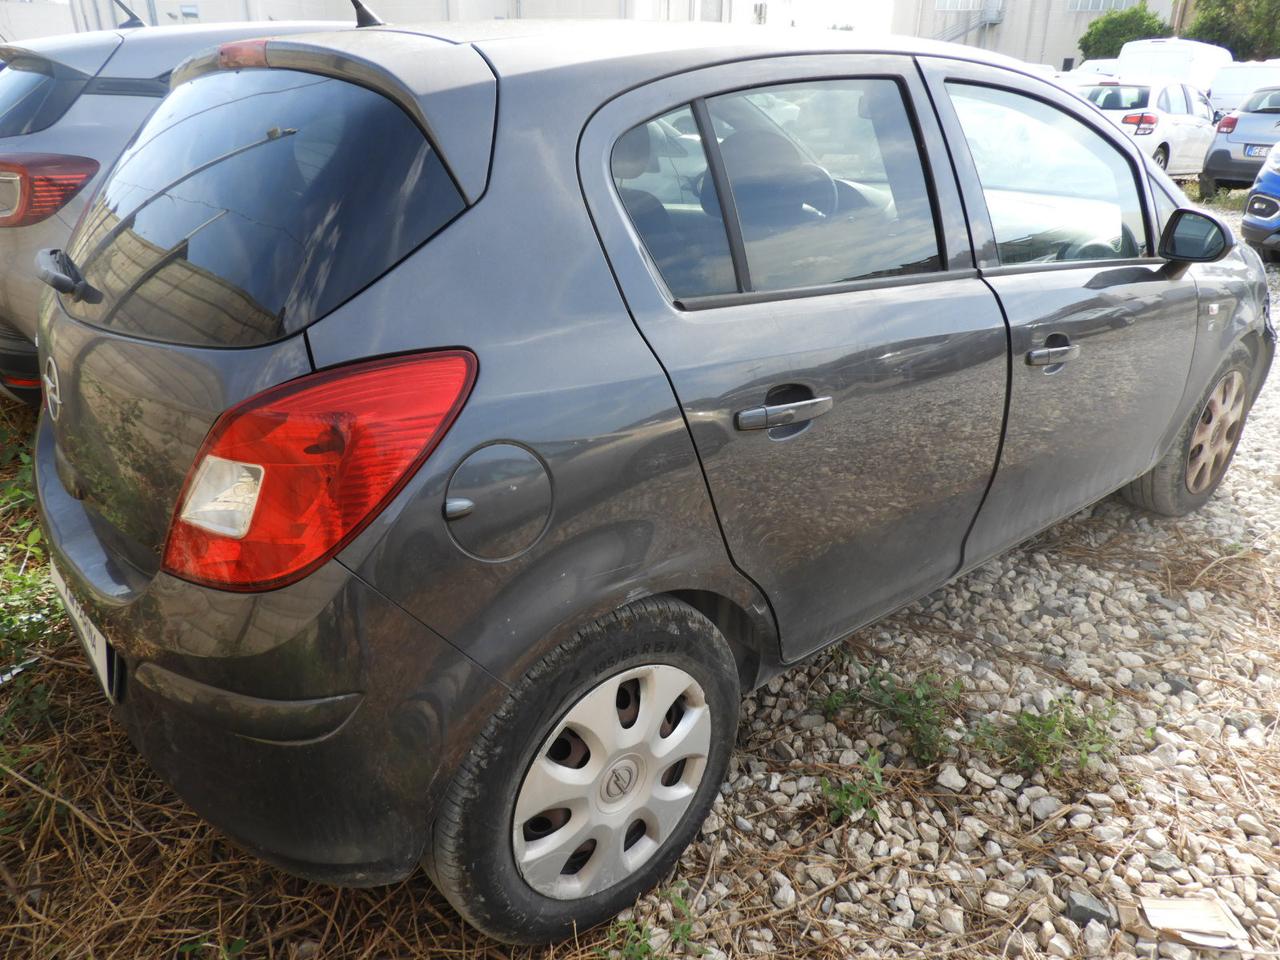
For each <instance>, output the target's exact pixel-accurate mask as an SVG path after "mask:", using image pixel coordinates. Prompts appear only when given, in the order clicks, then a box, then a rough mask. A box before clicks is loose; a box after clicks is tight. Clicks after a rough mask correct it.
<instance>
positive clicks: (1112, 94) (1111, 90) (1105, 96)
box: [1080, 83, 1151, 110]
mask: <svg viewBox="0 0 1280 960" xmlns="http://www.w3.org/2000/svg"><path fill="white" fill-rule="evenodd" d="M1080 94H1081V96H1083V97H1085V98H1086V99H1087V100H1090V101H1092V102H1093V103H1096V104H1097V105H1098V106H1099V107H1101V108H1102V109H1103V110H1141V109H1142V108H1143V107H1145V106H1146V105H1147V100H1148V98H1150V96H1151V88H1150V87H1122V86H1120V85H1119V84H1110V83H1108V84H1102V85H1101V86H1097V87H1084V88H1083V89H1082V90H1081V91H1080Z"/></svg>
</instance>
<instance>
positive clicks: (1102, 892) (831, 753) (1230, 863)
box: [633, 214, 1280, 958]
mask: <svg viewBox="0 0 1280 960" xmlns="http://www.w3.org/2000/svg"><path fill="white" fill-rule="evenodd" d="M1228 217H1230V214H1228ZM1235 219H1236V225H1237V227H1238V215H1237V216H1236V218H1235ZM1270 280H1271V288H1272V291H1273V296H1276V295H1278V294H1280V268H1278V267H1277V266H1275V265H1273V266H1271V267H1270ZM1276 379H1277V377H1274V376H1273V377H1272V379H1271V382H1270V384H1269V388H1268V389H1267V390H1265V391H1264V393H1263V394H1262V396H1261V398H1260V399H1259V401H1258V403H1257V405H1256V406H1255V408H1254V410H1253V413H1252V417H1251V420H1250V423H1249V426H1248V428H1247V430H1246V433H1245V436H1244V440H1243V442H1242V444H1241V446H1240V448H1239V450H1238V452H1237V454H1236V459H1235V463H1234V465H1233V467H1232V468H1231V471H1230V472H1229V474H1228V476H1227V479H1226V482H1225V484H1224V485H1223V487H1222V488H1221V490H1220V491H1219V492H1218V494H1217V495H1216V496H1215V497H1214V499H1213V500H1212V501H1211V502H1210V503H1209V504H1208V505H1207V506H1206V507H1205V508H1204V509H1202V510H1201V511H1200V512H1198V513H1197V514H1195V515H1192V516H1190V517H1186V518H1183V519H1179V520H1169V519H1166V518H1159V517H1153V516H1150V515H1145V514H1143V513H1141V512H1139V511H1137V510H1135V509H1132V508H1130V507H1129V506H1128V505H1127V504H1125V503H1124V502H1123V501H1121V500H1119V499H1118V498H1111V499H1108V500H1106V501H1104V502H1102V503H1100V504H1098V505H1096V506H1094V507H1092V508H1090V509H1088V510H1085V511H1084V512H1082V513H1080V514H1078V515H1076V516H1075V517H1073V518H1071V519H1069V520H1067V521H1065V522H1063V523H1061V524H1059V525H1057V526H1056V527H1054V528H1053V529H1051V530H1049V531H1047V532H1046V533H1044V534H1042V535H1041V536H1040V537H1038V538H1037V539H1036V540H1034V541H1033V542H1030V543H1028V544H1026V545H1024V546H1023V547H1021V548H1020V549H1018V550H1016V551H1014V552H1012V553H1010V554H1008V555H1006V556H1004V557H1002V558H1000V559H998V560H996V561H993V562H991V563H988V564H986V565H985V566H984V567H982V568H980V569H979V570H977V571H976V572H974V573H972V574H970V575H969V576H966V577H964V578H963V579H961V580H960V581H958V582H956V583H954V584H952V585H951V586H949V587H947V588H946V589H944V590H942V591H939V592H938V593H935V594H934V595H932V596H931V597H929V598H927V599H926V600H924V601H921V602H920V603H917V604H915V605H913V606H912V607H910V608H909V609H907V610H905V611H903V612H901V613H900V614H898V615H896V616H894V617H892V618H891V619H889V620H887V621H885V622H882V623H881V624H878V625H876V626H874V627H872V628H869V629H867V630H864V631H862V632H861V633H860V634H858V635H857V636H855V637H854V638H853V639H852V640H850V641H849V642H848V643H846V644H845V645H843V646H842V647H841V648H840V649H839V650H837V651H835V652H833V653H831V654H828V655H825V656H823V657H821V658H820V659H819V660H818V661H816V662H815V663H813V664H812V665H810V666H808V667H807V668H799V669H796V670H793V671H791V672H790V673H788V674H786V675H785V676H783V677H781V678H779V679H778V680H775V681H774V682H773V683H771V684H770V685H769V686H768V688H767V689H765V690H762V691H759V692H758V693H757V694H756V695H755V696H753V697H751V698H749V699H748V700H747V701H746V703H745V704H744V707H743V711H742V727H741V735H740V742H739V750H738V751H737V754H736V756H735V759H734V762H733V764H732V767H731V770H730V777H729V782H728V783H727V784H726V785H725V787H724V789H723V790H722V795H721V797H720V798H719V800H718V802H717V806H716V809H715V812H714V814H713V815H712V816H711V817H710V818H709V820H708V821H707V823H706V824H705V825H704V827H703V830H702V836H701V838H700V842H699V843H698V844H697V845H695V847H694V848H693V849H691V850H690V852H689V853H688V855H687V856H686V857H685V859H684V863H683V866H682V868H681V870H680V871H679V872H678V878H677V882H680V881H683V882H684V883H685V884H687V885H688V889H687V890H685V891H684V892H683V893H682V898H683V899H684V900H687V901H688V902H689V903H690V904H691V910H690V911H689V913H688V915H687V916H688V917H689V918H690V919H692V926H691V928H689V929H688V931H687V933H688V939H689V940H690V941H691V942H695V943H697V944H699V945H700V946H701V947H702V951H703V952H702V956H704V957H710V958H716V957H720V956H724V955H730V956H737V955H741V954H747V955H750V954H761V955H776V956H831V957H836V956H849V955H854V956H925V955H929V956H934V957H936V956H942V955H964V956H991V955H995V956H1006V955H1007V956H1018V955H1021V956H1024V957H1036V956H1049V957H1075V956H1090V957H1094V956H1096V957H1102V956H1108V957H1109V956H1130V955H1135V954H1136V955H1138V956H1161V957H1174V958H1180V957H1190V956H1193V955H1194V954H1193V952H1192V951H1190V950H1189V949H1188V948H1187V947H1185V946H1182V945H1181V944H1177V943H1173V942H1161V941H1160V940H1158V939H1157V937H1156V935H1155V932H1154V931H1151V930H1148V929H1145V928H1144V927H1143V926H1142V924H1141V922H1140V917H1139V915H1138V913H1137V912H1136V910H1135V906H1136V898H1138V897H1141V896H1166V897H1174V896H1197V895H1198V896H1205V895H1212V896H1216V897H1218V898H1219V899H1220V900H1222V901H1223V902H1224V903H1225V904H1226V905H1227V906H1228V907H1229V908H1230V910H1231V912H1232V913H1234V914H1235V916H1236V917H1237V918H1238V919H1239V920H1240V921H1241V923H1242V924H1243V925H1244V927H1245V928H1246V930H1247V931H1248V932H1249V936H1250V939H1251V941H1252V944H1253V946H1254V947H1255V948H1257V949H1259V950H1262V951H1276V950H1280V792H1278V791H1277V787H1278V786H1280V735H1278V733H1277V714H1278V713H1280V672H1278V667H1277V664H1278V663H1280V658H1278V657H1277V653H1280V637H1278V636H1277V633H1276V618H1278V617H1280V599H1278V597H1277V594H1276V593H1275V586H1276V584H1277V582H1278V580H1280V577H1277V573H1278V572H1280V443H1277V441H1276V436H1277V433H1280V386H1277V383H1276ZM872 670H884V671H888V672H890V673H893V674H895V675H896V676H898V677H900V678H904V679H905V680H907V681H908V682H909V680H910V678H912V677H916V678H918V677H920V676H925V675H928V674H929V673H930V672H932V673H934V674H936V675H938V676H939V677H945V678H947V679H948V681H949V680H950V679H951V678H959V682H960V684H961V685H962V686H963V693H962V694H961V695H960V696H959V697H958V698H956V699H955V700H954V701H952V702H949V703H948V704H947V707H948V709H947V717H946V723H947V724H948V730H949V732H950V736H952V737H954V738H963V737H964V734H963V732H962V731H963V729H966V728H967V729H972V728H973V727H974V725H975V723H980V722H981V720H982V719H983V718H986V719H988V720H991V721H993V722H995V723H996V724H999V723H1001V722H1002V721H1004V722H1009V721H1011V720H1012V719H1013V718H1015V717H1016V716H1017V715H1018V714H1020V713H1022V714H1024V715H1029V716H1032V717H1034V716H1036V715H1039V714H1044V713H1046V712H1049V711H1052V710H1053V709H1054V706H1053V704H1054V701H1055V700H1057V699H1058V698H1066V699H1069V700H1070V701H1071V702H1073V703H1074V704H1075V705H1076V707H1077V710H1078V713H1079V715H1081V716H1086V715H1087V716H1093V717H1095V718H1105V717H1107V716H1108V715H1110V721H1109V723H1107V724H1106V726H1107V728H1108V735H1109V736H1110V737H1112V738H1114V741H1115V748H1114V751H1113V752H1112V755H1111V757H1110V759H1109V760H1100V759H1097V758H1095V759H1093V760H1091V761H1090V762H1089V763H1088V764H1087V765H1086V766H1085V768H1083V769H1079V768H1078V767H1075V766H1073V767H1071V768H1070V769H1063V770H1061V771H1060V772H1058V773H1057V774H1054V773H1050V774H1049V775H1048V776H1047V777H1046V775H1045V774H1044V773H1043V772H1037V773H1034V774H1032V775H1029V776H1026V775H1024V774H1023V773H1022V772H1020V771H1019V770H1018V769H1016V768H1015V766H1013V765H1008V764H1006V765H1004V766H1001V765H1000V764H999V761H993V760H992V758H991V755H990V753H989V752H986V751H980V750H977V749H974V748H973V747H972V744H971V743H970V741H969V739H968V738H964V739H958V743H957V745H956V747H955V751H954V752H953V753H952V754H951V755H950V756H948V757H945V758H943V760H942V762H941V763H939V764H934V765H933V766H931V767H928V768H925V769H921V768H919V767H918V766H917V765H916V764H915V763H913V762H912V761H911V759H910V758H909V756H907V755H908V754H909V750H908V749H907V746H906V744H907V742H908V739H909V738H908V736H907V733H908V732H907V731H904V730H902V729H900V728H899V729H895V728H894V725H893V724H892V723H886V722H885V721H884V720H883V719H882V718H879V717H878V716H877V714H876V713H875V711H873V710H868V709H859V706H858V705H859V703H861V702H862V701H861V700H859V699H857V695H856V691H858V690H860V689H865V687H864V686H863V684H864V683H865V680H866V678H867V676H868V672H869V671H872ZM840 691H854V697H855V698H854V700H853V701H852V703H853V706H852V707H851V708H850V709H845V710H841V711H838V712H835V713H832V712H830V711H826V712H824V711H823V709H822V703H823V701H824V700H825V699H826V698H827V697H828V696H829V695H830V694H831V693H832V692H837V698H839V696H840V694H839V693H838V692H840ZM1104 739H1105V738H1104ZM873 751H879V752H880V753H881V754H882V755H883V758H884V759H883V761H882V766H883V771H884V772H883V780H884V783H885V785H886V787H887V789H886V790H885V791H884V792H883V793H882V794H881V795H880V796H879V799H878V802H877V803H876V804H875V806H874V807H873V808H872V810H869V811H859V812H854V813H853V815H852V816H851V817H850V818H849V819H847V820H845V821H844V822H842V823H841V824H840V825H838V826H835V827H832V826H830V818H829V816H828V815H827V812H828V811H829V809H830V804H829V803H828V802H827V800H825V799H824V797H823V789H822V778H824V777H825V778H828V780H829V782H831V781H837V782H838V781H839V780H840V778H841V774H842V773H845V774H847V773H848V771H850V770H851V769H857V765H858V764H859V763H865V762H866V761H867V759H868V757H869V756H870V755H871V754H872V752H873ZM670 901H671V895H670V894H669V893H668V894H667V895H666V896H663V895H655V896H651V897H649V898H647V899H646V900H644V901H642V902H641V903H640V904H639V905H637V908H636V910H635V911H634V914H633V916H634V921H635V922H636V924H637V925H638V927H639V928H640V929H641V930H643V931H645V932H651V936H650V939H649V943H650V945H651V946H652V947H654V948H659V947H661V948H662V949H663V950H671V951H673V952H675V953H679V952H680V949H681V946H682V945H681V943H679V942H678V941H681V940H684V939H685V937H684V936H681V935H680V934H681V933H684V932H686V931H678V932H677V936H676V937H675V940H674V941H673V939H672V934H671V931H672V930H673V920H674V921H678V920H679V919H680V918H681V915H682V911H680V910H679V909H678V906H677V909H676V910H675V911H674V913H673V908H672V905H671V902H670Z"/></svg>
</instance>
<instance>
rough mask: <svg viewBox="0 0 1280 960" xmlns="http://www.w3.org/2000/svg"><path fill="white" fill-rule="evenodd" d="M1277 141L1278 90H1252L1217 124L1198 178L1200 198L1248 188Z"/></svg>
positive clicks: (1279, 132) (1279, 117) (1279, 126)
mask: <svg viewBox="0 0 1280 960" xmlns="http://www.w3.org/2000/svg"><path fill="white" fill-rule="evenodd" d="M1277 141H1280V86H1272V87H1263V88H1261V89H1260V90H1255V91H1254V92H1253V93H1252V94H1250V95H1249V97H1248V98H1247V99H1246V100H1245V102H1244V103H1243V104H1241V105H1240V109H1239V110H1233V111H1232V112H1231V113H1229V114H1227V115H1226V116H1225V117H1223V118H1222V119H1221V120H1220V121H1218V132H1217V135H1216V136H1215V137H1214V139H1213V145H1212V146H1211V147H1210V148H1209V156H1208V157H1207V158H1206V159H1205V162H1204V173H1202V174H1201V175H1200V196H1201V197H1202V198H1204V199H1206V200H1207V199H1209V198H1210V197H1212V196H1213V195H1214V194H1215V193H1217V192H1218V188H1219V187H1239V188H1244V187H1248V186H1249V185H1250V184H1252V183H1253V181H1254V178H1255V177H1257V176H1258V172H1259V171H1260V170H1261V169H1262V165H1263V164H1264V163H1265V162H1266V160H1267V156H1268V155H1269V154H1270V153H1271V151H1272V149H1274V147H1275V145H1276V142H1277Z"/></svg>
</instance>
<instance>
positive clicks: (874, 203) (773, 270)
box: [707, 79, 940, 290]
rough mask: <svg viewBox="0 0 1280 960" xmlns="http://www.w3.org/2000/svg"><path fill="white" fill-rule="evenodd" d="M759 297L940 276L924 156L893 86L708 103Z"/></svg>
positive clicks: (839, 83) (816, 89)
mask: <svg viewBox="0 0 1280 960" xmlns="http://www.w3.org/2000/svg"><path fill="white" fill-rule="evenodd" d="M707 108H708V111H709V113H710V115H711V118H712V121H713V124H714V126H715V130H716V136H717V139H718V140H719V150H720V156H721V158H722V159H723V162H724V169H725V174H726V175H727V177H728V181H729V186H730V189H731V190H732V193H733V199H734V204H735V206H736V207H737V213H738V222H739V224H740V226H741V230H742V239H743V244H744V246H745V248H746V259H747V265H748V267H749V271H748V272H749V274H750V277H751V285H752V288H753V289H754V290H784V289H788V288H796V287H811V286H819V285H825V284H832V283H840V282H844V281H851V280H860V279H866V278H870V277H887V276H894V275H898V274H904V273H918V272H921V271H928V270H937V269H939V268H940V258H939V255H938V239H937V231H936V229H935V222H934V217H933V208H932V204H931V201H930V197H929V191H928V188H927V186H926V182H925V175H924V169H923V164H922V161H921V156H920V147H919V145H918V143H917V141H916V137H915V132H914V130H913V129H912V126H911V120H910V116H909V113H908V111H907V108H906V104H905V103H904V101H903V97H902V93H901V90H900V89H899V87H898V84H897V83H896V82H894V81H893V80H887V79H856V80H855V79H849V80H827V81H821V82H816V81H811V82H804V83H794V84H786V85H783V86H774V87H765V88H757V89H754V90H747V91H741V92H738V93H731V94H725V95H723V96H719V97H715V98H713V99H710V100H708V101H707Z"/></svg>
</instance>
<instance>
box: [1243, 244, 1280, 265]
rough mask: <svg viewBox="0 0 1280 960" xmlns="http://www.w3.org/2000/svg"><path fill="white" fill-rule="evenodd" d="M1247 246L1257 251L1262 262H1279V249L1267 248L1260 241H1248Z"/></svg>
mask: <svg viewBox="0 0 1280 960" xmlns="http://www.w3.org/2000/svg"><path fill="white" fill-rule="evenodd" d="M1249 246H1251V247H1253V249H1254V250H1256V251H1257V252H1258V256H1260V257H1261V258H1262V262H1263V263H1280V250H1268V249H1267V248H1266V247H1264V246H1263V245H1262V244H1260V243H1250V244H1249Z"/></svg>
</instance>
